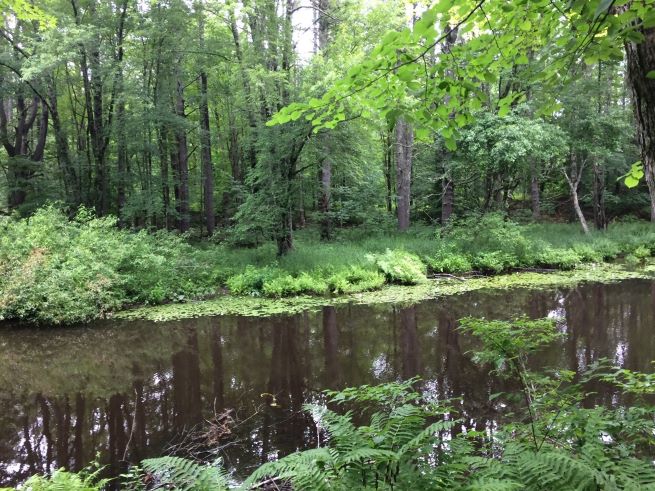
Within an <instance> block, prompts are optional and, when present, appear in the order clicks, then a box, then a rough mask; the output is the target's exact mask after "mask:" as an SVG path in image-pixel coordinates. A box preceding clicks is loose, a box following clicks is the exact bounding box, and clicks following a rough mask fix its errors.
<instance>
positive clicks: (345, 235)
mask: <svg viewBox="0 0 655 491" xmlns="http://www.w3.org/2000/svg"><path fill="white" fill-rule="evenodd" d="M0 231H1V234H0V320H2V319H21V320H31V321H38V322H41V323H49V324H59V323H72V322H80V321H87V320H90V319H95V318H99V317H103V316H107V315H110V314H111V313H112V312H115V311H117V310H120V309H124V308H126V307H129V306H131V305H135V304H148V305H155V304H162V303H169V302H185V301H188V300H193V299H202V298H207V297H211V296H215V295H217V294H219V293H221V292H225V291H228V292H229V293H231V294H235V295H254V296H268V297H285V296H292V295H299V294H313V295H334V294H342V293H354V292H363V291H370V290H376V289H378V288H381V287H382V286H383V285H385V284H391V283H395V284H405V285H414V284H418V283H423V282H425V281H426V278H427V275H429V274H437V273H448V274H461V273H467V272H471V271H477V272H478V273H480V274H492V273H501V272H504V271H508V270H512V269H515V268H533V267H539V268H543V267H549V268H557V269H571V268H574V267H575V266H577V265H579V264H581V263H585V262H602V261H606V260H611V259H613V258H616V257H620V256H626V258H627V259H628V260H629V261H631V262H635V263H637V262H640V261H644V260H645V259H646V258H647V257H650V256H651V255H652V254H653V252H655V231H654V230H653V229H652V227H651V226H650V225H648V224H642V223H621V224H616V225H613V226H612V227H610V229H609V230H607V231H605V232H598V233H595V234H591V235H589V236H583V235H581V234H580V233H579V232H578V231H576V230H574V227H573V226H571V225H566V224H531V225H519V224H517V223H514V222H512V221H509V220H507V219H506V217H504V216H502V215H500V214H488V215H484V216H482V217H470V218H468V219H462V220H459V221H457V222H455V224H454V225H452V226H451V227H450V228H448V229H447V230H446V229H445V230H442V231H440V232H437V231H436V230H435V229H433V228H429V227H424V228H416V229H414V230H412V231H410V232H409V233H405V234H399V233H396V232H393V231H392V230H391V229H388V230H387V229H385V228H384V227H381V228H380V229H378V230H375V231H374V230H370V231H367V232H366V233H363V232H362V231H360V230H351V231H343V232H342V233H341V236H340V237H337V238H336V239H335V240H334V241H332V242H319V241H318V240H316V239H314V238H312V236H311V232H312V231H311V230H307V231H305V235H304V236H303V234H302V233H299V234H298V235H299V240H298V241H297V250H295V251H292V252H291V253H289V254H288V255H286V256H284V257H277V256H276V253H275V246H274V244H273V242H271V243H269V244H263V245H261V246H260V247H258V248H255V249H234V248H232V247H230V245H229V244H226V243H216V244H214V243H207V242H205V243H198V244H194V243H192V242H191V241H189V240H187V239H188V238H187V237H185V236H179V235H175V234H173V233H169V232H165V231H160V232H157V233H154V234H151V233H148V232H146V231H140V232H136V233H135V232H132V231H128V230H124V229H120V228H118V227H117V226H116V219H115V218H112V217H105V218H96V217H94V215H93V213H92V212H90V211H89V210H86V209H81V210H79V212H78V214H77V216H76V217H75V218H74V219H73V220H70V219H69V217H68V216H66V215H65V214H64V213H63V212H61V211H60V210H58V209H56V208H55V207H48V208H43V209H41V210H39V211H38V212H37V213H35V214H34V215H33V216H31V217H30V218H27V219H21V220H15V219H11V218H2V219H0ZM303 237H304V238H303Z"/></svg>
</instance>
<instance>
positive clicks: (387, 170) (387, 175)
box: [382, 129, 394, 213]
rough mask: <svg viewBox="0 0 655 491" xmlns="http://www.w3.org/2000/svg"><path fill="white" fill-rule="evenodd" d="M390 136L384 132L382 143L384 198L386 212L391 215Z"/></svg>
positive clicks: (392, 190)
mask: <svg viewBox="0 0 655 491" xmlns="http://www.w3.org/2000/svg"><path fill="white" fill-rule="evenodd" d="M391 139H392V135H391V131H390V130H388V129H387V130H386V131H385V133H384V134H383V135H382V143H383V144H384V181H385V184H386V190H387V195H386V197H385V199H386V204H387V211H388V212H389V213H391V211H392V210H393V195H394V189H393V151H392V142H391Z"/></svg>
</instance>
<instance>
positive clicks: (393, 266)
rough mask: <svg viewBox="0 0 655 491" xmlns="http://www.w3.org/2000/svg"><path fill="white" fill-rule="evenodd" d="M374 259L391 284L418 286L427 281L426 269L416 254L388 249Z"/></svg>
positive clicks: (373, 257) (374, 256)
mask: <svg viewBox="0 0 655 491" xmlns="http://www.w3.org/2000/svg"><path fill="white" fill-rule="evenodd" d="M372 259H373V261H374V263H375V265H376V266H377V267H378V269H379V270H380V272H381V273H382V274H384V276H385V278H386V279H387V281H388V282H389V283H399V284H401V285H417V284H419V283H424V282H425V281H426V267H425V265H424V264H423V263H422V262H421V260H420V259H419V258H418V256H415V255H414V254H410V253H409V252H405V251H400V250H390V249H387V251H386V252H385V253H384V254H377V255H373V256H372Z"/></svg>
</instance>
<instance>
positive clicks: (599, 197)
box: [593, 161, 607, 230]
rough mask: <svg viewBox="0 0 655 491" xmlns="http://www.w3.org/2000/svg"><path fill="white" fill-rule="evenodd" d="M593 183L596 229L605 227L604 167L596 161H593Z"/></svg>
mask: <svg viewBox="0 0 655 491" xmlns="http://www.w3.org/2000/svg"><path fill="white" fill-rule="evenodd" d="M593 171H594V185H593V201H594V224H595V225H596V229H597V230H604V229H605V228H607V218H606V217H605V169H603V166H602V164H600V163H599V162H597V161H594V163H593Z"/></svg>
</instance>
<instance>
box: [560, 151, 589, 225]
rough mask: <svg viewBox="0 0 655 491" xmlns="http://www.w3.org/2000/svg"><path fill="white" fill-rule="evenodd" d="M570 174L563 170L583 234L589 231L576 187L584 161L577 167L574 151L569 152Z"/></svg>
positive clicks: (580, 177)
mask: <svg viewBox="0 0 655 491" xmlns="http://www.w3.org/2000/svg"><path fill="white" fill-rule="evenodd" d="M570 158H571V175H570V176H569V175H568V174H567V173H566V171H565V170H564V171H563V173H564V177H565V178H566V182H568V184H569V189H570V190H571V200H572V201H573V209H574V210H575V214H576V216H577V217H578V220H579V221H580V225H581V226H582V231H583V232H584V233H585V234H588V233H589V227H588V226H587V220H586V219H585V217H584V214H583V213H582V209H581V208H580V200H579V199H578V187H579V185H580V180H581V179H582V171H583V170H584V162H583V163H582V165H581V166H580V168H578V162H577V157H576V155H575V153H574V152H571V157H570Z"/></svg>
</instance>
